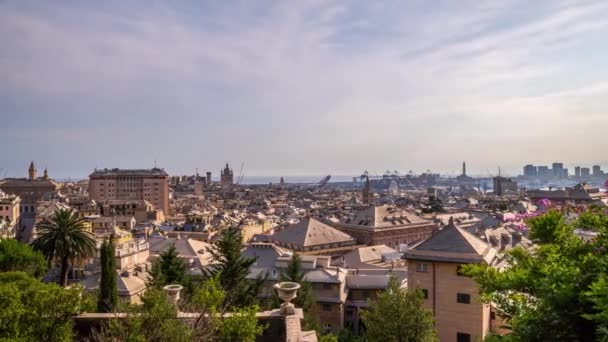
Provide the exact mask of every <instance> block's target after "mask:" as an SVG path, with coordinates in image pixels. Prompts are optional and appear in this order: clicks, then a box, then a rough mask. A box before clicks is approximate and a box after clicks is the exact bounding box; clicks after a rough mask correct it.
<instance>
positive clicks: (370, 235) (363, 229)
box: [332, 204, 437, 250]
mask: <svg viewBox="0 0 608 342" xmlns="http://www.w3.org/2000/svg"><path fill="white" fill-rule="evenodd" d="M332 226H334V227H335V228H337V229H339V230H341V231H342V232H344V233H346V234H348V235H350V236H352V237H354V238H355V239H357V242H359V243H360V244H366V245H387V246H389V247H391V248H395V249H397V250H398V249H399V245H402V244H411V243H413V242H415V241H420V240H424V239H426V238H428V237H429V236H431V234H432V233H433V231H434V230H436V228H437V226H436V224H435V223H433V222H432V221H430V220H427V219H425V218H422V217H420V216H417V215H415V214H414V213H412V212H409V211H407V210H404V209H400V208H397V207H395V206H392V205H387V204H385V205H373V206H370V207H369V208H366V209H363V210H360V211H359V212H357V213H356V214H355V215H354V216H353V217H350V218H348V219H346V220H342V221H340V222H338V223H334V224H332Z"/></svg>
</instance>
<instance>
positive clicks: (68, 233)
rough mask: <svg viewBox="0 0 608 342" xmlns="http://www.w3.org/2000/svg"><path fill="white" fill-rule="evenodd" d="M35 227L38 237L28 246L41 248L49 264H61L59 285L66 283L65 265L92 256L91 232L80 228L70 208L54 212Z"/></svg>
mask: <svg viewBox="0 0 608 342" xmlns="http://www.w3.org/2000/svg"><path fill="white" fill-rule="evenodd" d="M36 228H37V230H38V238H36V240H34V242H32V247H34V249H36V250H39V251H41V252H42V253H43V254H44V255H45V256H46V259H47V261H48V262H49V263H51V262H53V261H58V262H59V263H60V264H61V277H60V278H59V284H60V285H61V286H66V285H67V283H68V271H69V267H70V265H73V264H74V261H75V260H78V259H80V260H82V259H86V258H89V257H92V256H94V255H95V253H96V252H97V244H96V242H95V239H94V238H93V235H92V234H91V233H89V232H87V231H86V230H85V229H84V228H85V227H84V220H83V219H82V218H81V217H78V214H77V213H76V212H75V211H74V210H72V209H59V210H57V211H55V213H54V214H53V216H52V217H51V218H50V220H44V221H42V222H41V223H39V224H38V225H37V226H36Z"/></svg>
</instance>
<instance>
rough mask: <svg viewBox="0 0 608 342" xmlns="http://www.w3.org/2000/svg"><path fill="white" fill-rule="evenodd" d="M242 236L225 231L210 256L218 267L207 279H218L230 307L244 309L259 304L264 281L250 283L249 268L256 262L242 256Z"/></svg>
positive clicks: (211, 267)
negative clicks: (257, 302)
mask: <svg viewBox="0 0 608 342" xmlns="http://www.w3.org/2000/svg"><path fill="white" fill-rule="evenodd" d="M241 242H242V238H241V233H240V231H239V230H237V229H236V228H229V229H226V230H224V231H223V232H222V233H221V235H220V237H219V239H218V240H217V241H216V244H215V247H216V248H213V249H211V250H210V251H209V252H210V253H211V255H213V258H214V260H215V262H216V263H215V264H213V265H211V266H209V267H208V268H207V269H206V270H205V273H206V274H207V277H208V278H212V277H214V276H218V277H219V281H220V284H221V286H222V289H223V290H224V291H225V292H226V294H227V296H226V302H227V304H228V306H229V307H232V306H237V307H245V306H249V305H252V304H254V303H255V302H256V296H257V294H258V292H259V290H260V287H261V286H262V284H263V283H264V281H265V278H264V277H258V278H257V279H253V280H249V279H247V275H248V274H249V267H250V266H251V265H253V263H255V260H256V258H250V257H244V256H242V255H241Z"/></svg>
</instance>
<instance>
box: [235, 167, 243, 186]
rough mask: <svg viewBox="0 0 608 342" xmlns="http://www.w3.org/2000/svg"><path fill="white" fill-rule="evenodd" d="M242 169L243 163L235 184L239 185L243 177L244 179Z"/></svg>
mask: <svg viewBox="0 0 608 342" xmlns="http://www.w3.org/2000/svg"><path fill="white" fill-rule="evenodd" d="M244 167H245V162H242V163H241V171H239V177H238V178H237V179H236V184H241V182H242V181H243V177H245V174H244V173H243V168H244Z"/></svg>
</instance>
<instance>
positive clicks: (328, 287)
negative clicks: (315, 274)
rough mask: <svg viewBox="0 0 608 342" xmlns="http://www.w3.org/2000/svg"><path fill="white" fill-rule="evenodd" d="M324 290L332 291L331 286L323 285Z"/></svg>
mask: <svg viewBox="0 0 608 342" xmlns="http://www.w3.org/2000/svg"><path fill="white" fill-rule="evenodd" d="M323 290H331V284H328V283H323Z"/></svg>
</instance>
